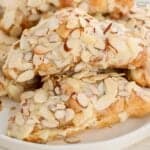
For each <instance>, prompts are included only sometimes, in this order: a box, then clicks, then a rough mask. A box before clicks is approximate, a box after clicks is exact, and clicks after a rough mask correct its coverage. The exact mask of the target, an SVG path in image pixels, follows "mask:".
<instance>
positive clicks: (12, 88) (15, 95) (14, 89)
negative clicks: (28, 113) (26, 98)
mask: <svg viewBox="0 0 150 150" xmlns="http://www.w3.org/2000/svg"><path fill="white" fill-rule="evenodd" d="M23 91H24V88H23V86H21V85H15V84H14V85H13V84H11V83H10V84H9V85H8V87H7V92H8V95H9V97H11V98H12V99H14V100H19V101H20V95H21V93H22V92H23Z"/></svg>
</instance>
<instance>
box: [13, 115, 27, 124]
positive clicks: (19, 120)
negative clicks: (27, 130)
mask: <svg viewBox="0 0 150 150" xmlns="http://www.w3.org/2000/svg"><path fill="white" fill-rule="evenodd" d="M15 123H16V124H17V125H20V126H21V125H23V124H24V123H25V121H24V119H23V116H22V114H21V113H19V112H18V113H17V114H16V115H15Z"/></svg>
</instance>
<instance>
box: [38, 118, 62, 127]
mask: <svg viewBox="0 0 150 150" xmlns="http://www.w3.org/2000/svg"><path fill="white" fill-rule="evenodd" d="M41 123H42V125H43V126H44V127H47V128H57V127H58V126H59V122H58V121H57V120H50V121H47V120H42V121H41Z"/></svg>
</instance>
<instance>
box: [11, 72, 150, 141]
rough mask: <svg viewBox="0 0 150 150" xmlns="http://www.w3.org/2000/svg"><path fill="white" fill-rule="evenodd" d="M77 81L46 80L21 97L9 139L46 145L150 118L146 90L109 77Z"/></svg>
mask: <svg viewBox="0 0 150 150" xmlns="http://www.w3.org/2000/svg"><path fill="white" fill-rule="evenodd" d="M77 77H79V76H77V74H75V75H74V76H73V77H72V78H67V77H64V78H54V79H53V78H51V79H49V78H48V80H47V79H46V80H47V81H46V82H45V84H44V85H43V87H42V88H41V89H38V90H35V91H28V92H25V93H23V94H22V96H21V105H20V108H18V110H17V111H15V113H14V114H12V116H11V117H10V120H9V126H8V135H9V136H11V137H15V138H18V139H22V140H26V141H30V142H37V143H47V142H48V141H51V140H56V139H65V138H67V137H72V136H73V135H74V134H77V133H80V132H81V131H84V130H86V129H89V128H90V129H91V128H103V127H108V126H111V125H113V124H115V123H118V122H123V121H126V120H127V119H128V117H142V116H145V115H148V114H150V91H149V89H144V88H141V87H139V86H137V85H136V84H135V83H134V82H128V81H127V80H126V79H125V78H123V77H120V76H119V75H117V74H112V73H111V74H97V75H94V76H90V77H85V76H84V77H81V78H78V79H77ZM55 80H56V81H55ZM16 131H18V132H16Z"/></svg>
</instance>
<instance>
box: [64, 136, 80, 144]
mask: <svg viewBox="0 0 150 150" xmlns="http://www.w3.org/2000/svg"><path fill="white" fill-rule="evenodd" d="M65 142H66V143H69V144H75V143H79V142H80V139H79V138H77V137H68V138H65Z"/></svg>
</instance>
